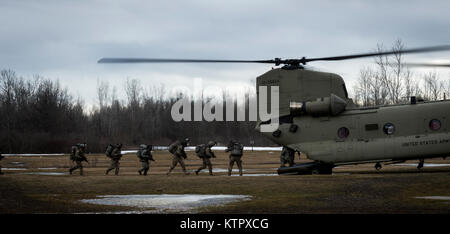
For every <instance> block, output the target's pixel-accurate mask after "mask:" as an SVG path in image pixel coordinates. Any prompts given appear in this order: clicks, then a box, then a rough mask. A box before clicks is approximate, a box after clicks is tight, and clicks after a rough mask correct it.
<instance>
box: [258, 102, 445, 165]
mask: <svg viewBox="0 0 450 234" xmlns="http://www.w3.org/2000/svg"><path fill="white" fill-rule="evenodd" d="M449 116H450V101H438V102H429V103H426V102H425V103H417V104H407V105H396V106H384V107H373V108H363V109H353V110H348V111H344V112H343V113H341V114H340V115H338V116H299V117H293V118H292V123H281V124H280V126H279V130H280V132H281V134H280V135H279V136H278V137H275V136H273V134H272V133H266V136H267V137H269V138H270V139H271V140H273V141H274V142H277V143H279V144H281V145H285V146H288V147H290V148H292V149H296V150H298V151H301V152H304V153H305V154H306V155H307V156H308V158H309V159H312V160H315V161H320V162H324V163H328V164H334V165H341V164H355V163H366V162H380V161H396V160H408V159H422V158H432V157H445V156H448V155H450V132H449V130H450V129H449V128H448V126H449V125H450V120H449ZM291 125H296V126H298V127H297V130H296V132H291V131H290V128H291ZM263 134H264V133H263Z"/></svg>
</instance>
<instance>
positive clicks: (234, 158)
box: [225, 140, 244, 176]
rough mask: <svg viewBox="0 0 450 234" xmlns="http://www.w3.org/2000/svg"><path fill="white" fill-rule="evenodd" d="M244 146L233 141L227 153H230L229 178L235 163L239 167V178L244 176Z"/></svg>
mask: <svg viewBox="0 0 450 234" xmlns="http://www.w3.org/2000/svg"><path fill="white" fill-rule="evenodd" d="M243 150H244V146H243V145H242V144H240V143H239V142H237V141H235V140H231V141H230V143H229V144H228V148H227V149H226V150H225V152H230V165H229V166H228V176H231V171H232V169H233V165H234V162H236V164H237V165H238V168H239V176H242V160H241V157H242V154H243Z"/></svg>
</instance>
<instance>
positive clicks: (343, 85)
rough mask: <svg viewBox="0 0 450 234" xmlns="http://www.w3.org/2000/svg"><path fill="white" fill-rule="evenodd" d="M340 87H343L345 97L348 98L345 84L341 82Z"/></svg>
mask: <svg viewBox="0 0 450 234" xmlns="http://www.w3.org/2000/svg"><path fill="white" fill-rule="evenodd" d="M342 88H344V93H345V98H347V99H348V93H347V88H346V87H345V84H342Z"/></svg>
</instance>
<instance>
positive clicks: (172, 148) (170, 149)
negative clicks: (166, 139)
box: [168, 141, 180, 154]
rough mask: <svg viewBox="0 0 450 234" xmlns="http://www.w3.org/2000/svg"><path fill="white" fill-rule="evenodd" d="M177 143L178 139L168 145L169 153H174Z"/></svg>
mask: <svg viewBox="0 0 450 234" xmlns="http://www.w3.org/2000/svg"><path fill="white" fill-rule="evenodd" d="M178 144H180V142H179V141H175V142H174V143H172V144H170V145H169V148H168V150H169V152H170V153H171V154H174V153H175V152H176V151H177V146H178Z"/></svg>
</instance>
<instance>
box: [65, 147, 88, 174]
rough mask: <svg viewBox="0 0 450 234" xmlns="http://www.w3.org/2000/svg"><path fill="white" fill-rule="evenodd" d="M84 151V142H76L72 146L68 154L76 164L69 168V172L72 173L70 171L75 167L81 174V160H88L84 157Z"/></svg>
mask: <svg viewBox="0 0 450 234" xmlns="http://www.w3.org/2000/svg"><path fill="white" fill-rule="evenodd" d="M85 151H86V144H76V145H74V146H72V152H71V154H70V159H71V160H72V161H73V162H75V163H76V165H75V166H74V167H72V168H70V169H69V174H71V175H72V172H73V171H74V170H76V169H80V175H83V163H82V162H83V161H86V162H87V163H89V162H88V160H87V158H86V155H85Z"/></svg>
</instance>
